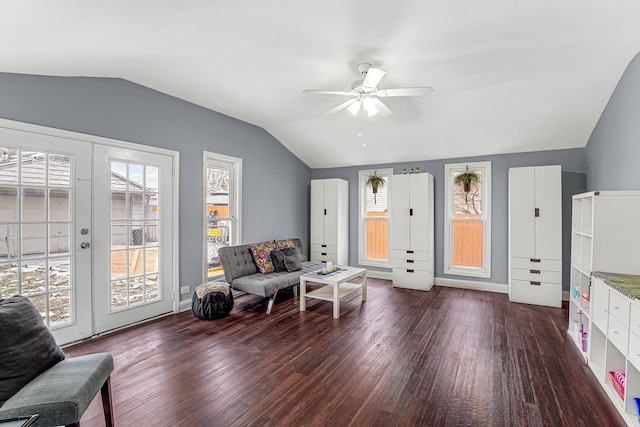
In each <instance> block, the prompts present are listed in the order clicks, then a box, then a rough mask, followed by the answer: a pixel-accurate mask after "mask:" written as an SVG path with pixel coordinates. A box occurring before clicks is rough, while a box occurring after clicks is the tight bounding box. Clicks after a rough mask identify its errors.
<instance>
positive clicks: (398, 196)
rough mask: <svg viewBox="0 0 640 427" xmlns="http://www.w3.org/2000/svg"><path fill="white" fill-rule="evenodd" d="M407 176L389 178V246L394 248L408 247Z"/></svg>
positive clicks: (409, 241)
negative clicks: (390, 187)
mask: <svg viewBox="0 0 640 427" xmlns="http://www.w3.org/2000/svg"><path fill="white" fill-rule="evenodd" d="M409 177H410V175H394V176H393V178H392V180H391V185H392V186H393V189H392V191H391V246H392V247H393V248H395V249H410V248H411V236H410V230H409Z"/></svg>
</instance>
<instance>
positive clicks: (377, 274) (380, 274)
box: [367, 269, 393, 280]
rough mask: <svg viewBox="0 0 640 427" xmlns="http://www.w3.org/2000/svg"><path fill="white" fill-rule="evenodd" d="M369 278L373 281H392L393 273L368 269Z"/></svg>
mask: <svg viewBox="0 0 640 427" xmlns="http://www.w3.org/2000/svg"><path fill="white" fill-rule="evenodd" d="M367 277H370V278H372V279H385V280H392V279H393V273H392V272H390V271H380V270H369V269H367Z"/></svg>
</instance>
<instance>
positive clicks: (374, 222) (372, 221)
mask: <svg viewBox="0 0 640 427" xmlns="http://www.w3.org/2000/svg"><path fill="white" fill-rule="evenodd" d="M374 172H375V173H376V174H377V175H378V176H380V177H382V179H383V181H384V184H383V185H380V186H379V187H378V190H377V193H374V192H373V190H372V189H371V187H370V186H368V185H367V184H366V182H367V179H368V178H369V177H370V176H371V175H373V173H374ZM392 175H393V169H377V170H375V171H374V170H363V171H360V172H359V177H358V183H359V186H358V188H359V200H360V203H359V206H360V207H359V210H360V212H359V213H360V215H359V228H358V230H359V233H358V242H359V244H358V263H359V264H360V265H370V266H377V267H389V203H388V200H389V194H390V188H389V187H390V185H389V184H390V183H391V176H392Z"/></svg>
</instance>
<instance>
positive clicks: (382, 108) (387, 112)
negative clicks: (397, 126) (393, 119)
mask: <svg viewBox="0 0 640 427" xmlns="http://www.w3.org/2000/svg"><path fill="white" fill-rule="evenodd" d="M371 99H372V100H373V103H374V104H375V106H376V108H377V109H378V113H380V115H381V116H382V117H389V116H392V115H393V111H391V109H390V108H389V107H387V106H386V105H384V102H382V101H380V100H379V99H378V98H371Z"/></svg>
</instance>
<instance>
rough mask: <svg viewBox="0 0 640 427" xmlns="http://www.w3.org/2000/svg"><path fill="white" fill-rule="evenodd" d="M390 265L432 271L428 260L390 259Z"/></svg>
mask: <svg viewBox="0 0 640 427" xmlns="http://www.w3.org/2000/svg"><path fill="white" fill-rule="evenodd" d="M391 267H393V268H400V269H411V270H423V271H433V270H432V268H431V262H430V261H420V260H414V259H396V258H394V259H392V260H391Z"/></svg>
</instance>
